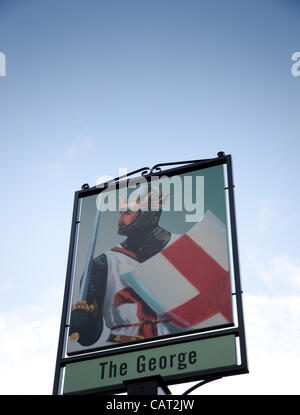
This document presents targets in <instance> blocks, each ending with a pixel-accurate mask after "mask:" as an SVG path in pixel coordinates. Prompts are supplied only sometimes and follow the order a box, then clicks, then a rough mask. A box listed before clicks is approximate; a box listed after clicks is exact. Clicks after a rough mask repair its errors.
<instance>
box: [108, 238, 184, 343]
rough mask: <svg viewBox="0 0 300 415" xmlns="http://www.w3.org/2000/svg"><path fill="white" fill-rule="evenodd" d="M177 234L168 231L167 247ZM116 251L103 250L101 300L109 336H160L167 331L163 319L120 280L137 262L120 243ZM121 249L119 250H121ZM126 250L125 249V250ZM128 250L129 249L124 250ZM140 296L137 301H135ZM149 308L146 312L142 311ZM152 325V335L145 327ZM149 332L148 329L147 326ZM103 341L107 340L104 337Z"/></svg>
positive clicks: (167, 332)
mask: <svg viewBox="0 0 300 415" xmlns="http://www.w3.org/2000/svg"><path fill="white" fill-rule="evenodd" d="M179 236H180V235H172V236H171V238H170V240H169V242H168V244H167V245H166V246H165V247H167V246H168V245H170V244H171V243H173V242H174V240H176V239H177V237H179ZM117 249H119V250H120V251H114V250H110V251H107V252H105V254H106V256H107V265H108V270H107V274H108V275H107V286H106V294H105V298H104V304H103V317H104V321H105V325H106V326H107V327H108V328H109V329H110V334H111V335H113V336H117V335H123V336H130V337H132V336H139V338H145V337H153V336H161V335H165V334H169V333H170V328H169V327H168V325H167V324H166V323H165V321H164V320H163V319H161V318H160V316H156V314H155V313H154V312H153V311H152V310H151V309H149V308H148V306H147V304H145V302H144V301H143V300H142V299H141V298H140V297H139V296H138V295H137V294H136V293H135V292H134V291H133V290H132V289H131V288H130V287H128V286H126V283H124V282H123V281H122V280H121V278H120V275H122V274H125V273H127V272H130V271H132V270H133V269H134V268H135V267H136V266H138V265H140V264H141V263H140V262H139V261H137V260H136V259H135V258H134V257H132V256H130V255H127V254H126V253H124V252H126V250H124V249H123V248H122V247H121V246H120V245H119V246H118V247H117ZM121 251H123V252H121ZM127 252H128V251H127ZM128 254H129V252H128ZM139 300H140V301H139ZM145 310H146V311H147V310H148V311H150V315H151V314H152V316H150V318H147V316H148V317H149V313H147V312H146V314H145V313H144V311H145ZM145 320H147V321H148V323H146V325H147V324H148V327H147V328H146V333H147V332H148V335H145V330H144V329H143V327H145V324H143V322H145ZM149 321H153V324H149ZM149 326H152V328H153V331H152V333H153V334H152V335H151V334H150V335H149V329H150V327H149ZM150 332H151V330H150ZM130 340H135V338H134V337H133V338H132V339H131V338H128V339H126V338H125V337H124V339H123V340H121V341H124V342H126V341H130ZM106 344H111V342H110V341H109V339H108V341H107V342H106Z"/></svg>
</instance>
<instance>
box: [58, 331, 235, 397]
mask: <svg viewBox="0 0 300 415" xmlns="http://www.w3.org/2000/svg"><path fill="white" fill-rule="evenodd" d="M236 364H237V359H236V345H235V336H234V335H226V336H220V337H214V338H209V339H202V340H194V341H189V342H185V343H179V344H175V345H166V346H161V347H155V348H152V349H145V350H143V351H135V352H126V353H121V354H117V355H112V356H106V357H99V358H94V359H90V360H82V361H79V362H73V363H68V364H66V368H65V377H64V387H63V393H64V394H67V393H75V392H84V391H86V390H90V389H100V388H104V387H109V386H118V385H122V383H123V382H124V381H128V380H134V379H140V378H144V377H149V376H156V375H160V376H162V377H166V376H176V375H182V374H189V373H192V372H197V371H203V370H208V369H215V368H219V367H220V368H222V367H225V366H231V365H236Z"/></svg>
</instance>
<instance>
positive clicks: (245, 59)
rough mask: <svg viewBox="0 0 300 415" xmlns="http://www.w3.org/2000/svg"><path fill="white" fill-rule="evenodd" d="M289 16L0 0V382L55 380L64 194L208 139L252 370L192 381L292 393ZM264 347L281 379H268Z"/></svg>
mask: <svg viewBox="0 0 300 415" xmlns="http://www.w3.org/2000/svg"><path fill="white" fill-rule="evenodd" d="M299 18H300V5H299V3H298V2H297V1H294V0H287V1H283V0H272V1H270V0H263V1H245V0H243V1H233V0H228V1H221V0H218V1H205V0H202V1H201V0H198V1H194V0H187V1H184V2H183V1H178V0H172V1H170V0H165V1H157V0H151V1H134V0H126V1H121V0H119V1H116V0H111V1H107V0H105V1H104V0H99V1H96V0H88V1H83V0H72V1H70V0H63V1H59V0H51V1H46V0H27V1H22V0H10V1H8V0H0V52H2V53H4V54H5V56H6V76H5V77H0V122H1V124H0V125H1V129H0V145H1V147H0V148H1V164H0V173H1V177H2V189H3V190H2V203H1V216H0V223H1V235H2V238H1V240H0V248H1V264H2V277H1V280H0V292H1V307H0V326H1V328H2V330H0V333H1V335H0V336H3V333H4V332H5V333H6V335H5V336H4V337H5V338H4V339H1V341H0V345H1V346H0V350H1V348H2V350H1V353H0V355H1V359H3V361H2V362H0V367H1V371H2V372H3V371H4V373H7V376H8V378H7V379H9V381H6V384H5V385H3V387H1V390H3V391H4V392H3V393H15V392H16V390H17V393H30V394H35V393H45V394H48V393H51V391H52V382H53V377H52V375H51V374H52V373H54V366H55V357H56V347H57V339H58V327H59V323H60V312H61V306H62V295H63V289H64V280H65V272H66V263H67V253H68V244H69V235H70V226H71V214H72V204H73V194H74V192H75V191H76V190H78V189H80V187H81V185H82V184H83V183H85V182H88V183H89V184H90V185H91V186H93V185H95V184H96V180H97V178H98V177H99V176H102V175H110V176H113V177H115V176H118V169H119V168H121V167H126V168H127V169H128V171H131V170H135V169H137V168H139V167H142V166H150V167H151V166H152V165H154V164H156V163H158V162H167V161H177V160H185V159H200V158H210V157H215V156H216V154H217V152H218V151H220V150H222V151H225V152H226V153H227V154H229V153H230V154H232V157H233V167H234V179H235V186H236V188H235V189H236V209H237V222H238V238H239V250H240V263H241V272H242V287H243V289H244V292H245V319H246V330H247V332H246V334H247V337H248V344H249V345H248V348H249V350H248V354H249V362H250V370H251V373H250V374H249V375H244V376H243V377H242V378H240V377H238V379H237V380H235V379H233V378H230V379H226V380H222V381H218V382H219V383H218V385H220V386H218V385H217V383H216V385H213V384H211V385H207V386H205V387H203V389H204V388H206V389H205V391H204V390H203V389H202V391H201V392H200V391H198V392H197V393H230V392H228V391H231V393H232V391H233V388H237V389H234V391H237V392H236V393H246V392H247V393H272V392H273V391H274V390H275V391H277V392H278V391H279V392H278V393H280V392H281V393H296V392H295V386H294V385H293V382H292V379H293V377H292V376H290V374H289V373H288V366H290V365H289V363H290V362H293V365H294V367H298V368H300V355H299V351H298V349H299V347H298V349H297V347H296V345H297V342H299V340H300V339H299V334H297V330H298V332H299V322H298V320H299V318H298V315H299V313H298V312H299V311H300V310H299V306H298V305H297V304H299V296H300V282H299V281H300V258H299V237H298V229H299V216H298V206H299V202H300V200H299V192H298V186H297V179H298V177H299V163H298V158H299V147H300V146H299V142H300V140H299V139H300V136H299V135H300V133H299V118H300V117H299V99H300V78H299V77H294V76H292V73H291V67H292V63H293V62H292V60H291V56H292V54H293V53H294V52H296V51H300V26H299ZM16 328H18V330H17V329H16ZM291 329H294V330H291ZM18 333H20V334H18ZM50 333H51V334H50ZM258 344H259V345H260V346H258ZM21 345H22V347H21V348H20V346H21ZM33 355H34V356H35V359H33ZM274 359H277V361H278V362H279V363H278V365H279V367H280V370H282V372H281V375H282V376H284V377H285V378H287V377H286V376H287V374H288V375H289V378H290V379H291V383H288V381H287V385H280V388H279V386H275V385H274V382H273V381H272V373H273V372H272V370H273V371H274V368H273V366H272V360H273V361H274ZM21 362H23V363H22V364H23V365H24V371H27V372H28V370H29V368H30V370H31V372H32V379H31V381H30V382H27V384H26V387H24V382H22V379H21V380H20V383H19V384H16V382H15V376H14V370H17V367H18V365H19V367H20V364H21ZM297 365H298V366H297ZM41 368H45V370H42V369H41ZM34 373H36V374H37V373H38V374H39V379H40V381H39V382H37V376H34ZM49 373H50V375H49ZM270 374H271V375H270ZM41 379H43V380H42V381H41ZM243 382H244V383H243ZM258 385H260V386H258ZM276 387H277V388H278V389H276ZM218 388H219V389H218ZM238 388H240V389H238ZM261 388H262V389H261ZM245 389H247V391H245ZM224 391H225V392H224ZM226 391H227V392H226ZM275 393H276V392H275Z"/></svg>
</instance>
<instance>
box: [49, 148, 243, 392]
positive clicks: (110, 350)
mask: <svg viewBox="0 0 300 415" xmlns="http://www.w3.org/2000/svg"><path fill="white" fill-rule="evenodd" d="M175 165H176V166H177V167H175V168H171V169H167V170H161V167H162V166H175ZM217 165H226V166H227V187H225V189H226V190H228V208H229V216H230V229H231V244H232V247H231V248H232V259H233V273H234V284H235V292H234V293H232V295H235V296H236V310H237V326H236V327H232V325H231V327H228V328H226V326H224V327H223V328H220V327H218V330H215V331H213V328H209V329H207V330H204V331H200V330H197V331H196V334H193V336H192V339H193V340H197V339H199V340H200V339H205V338H211V337H218V336H223V335H229V334H234V335H235V337H238V338H239V348H240V359H241V363H240V364H238V365H233V366H227V367H224V368H218V369H210V370H205V371H198V372H193V373H191V374H180V375H176V376H168V377H165V378H164V379H163V382H165V385H170V384H176V383H183V382H191V381H197V380H201V379H203V382H201V384H204V383H207V382H208V381H211V380H214V379H219V378H220V377H223V376H230V375H237V374H243V373H248V363H247V352H246V339H245V328H244V317H243V305H242V290H241V281H240V267H239V257H238V243H237V229H236V218H235V202H234V184H233V173H232V158H231V155H225V154H224V153H223V152H219V153H218V157H216V158H212V159H205V160H188V161H179V162H171V163H160V164H156V165H155V166H154V167H152V168H151V169H150V168H149V167H143V168H141V169H138V170H135V171H133V172H131V173H129V174H127V175H126V176H121V177H117V178H115V179H113V180H111V181H109V182H107V184H106V187H107V186H109V184H110V183H116V184H117V185H118V184H119V183H120V180H122V179H123V178H124V177H128V176H132V175H135V174H137V173H140V172H141V174H142V175H143V176H144V177H145V178H149V177H151V176H153V175H161V174H164V175H167V176H173V175H174V174H176V173H178V174H183V173H187V172H191V171H195V170H197V169H204V168H208V167H212V166H217ZM178 166H179V167H178ZM122 183H123V182H122ZM104 188H105V186H103V185H101V188H99V187H97V186H95V187H93V188H90V187H89V185H88V184H84V185H83V186H82V188H81V190H80V191H77V192H75V196H74V206H73V217H72V228H71V235H70V246H69V256H68V263H67V273H66V274H67V275H66V282H65V293H64V300H63V307H62V317H61V325H60V335H59V342H58V349H57V358H56V368H55V376H54V385H53V394H54V395H57V394H59V389H60V380H61V372H62V369H63V368H64V367H65V366H66V365H67V364H68V363H72V362H76V361H83V360H89V359H94V358H97V357H100V356H101V357H103V356H112V355H114V354H122V353H128V352H131V351H134V350H143V349H149V348H154V347H159V346H163V345H169V344H175V343H184V342H186V341H190V340H191V337H190V334H192V333H195V332H185V333H180V334H179V333H177V334H174V335H172V336H163V337H157V338H155V339H149V340H145V341H139V342H137V343H134V342H132V343H130V344H128V345H126V344H125V345H122V347H121V346H108V347H104V348H101V350H99V349H98V351H97V350H95V351H91V350H90V349H89V350H88V351H87V352H85V354H80V353H77V354H76V355H74V356H68V357H64V356H63V353H64V343H65V338H66V331H67V329H68V325H67V324H66V323H67V316H68V310H69V301H70V293H71V288H72V287H71V283H72V281H71V278H72V268H73V262H74V259H75V258H74V247H75V239H76V228H77V225H78V223H79V221H78V216H77V215H78V207H79V201H80V199H81V198H83V197H86V196H90V195H93V194H97V193H100V192H101V191H103V189H104ZM197 333H198V334H197ZM149 342H151V343H150V345H149ZM148 380H149V379H148ZM150 380H151V379H150ZM142 381H143V380H140V381H139V383H141V382H142ZM127 383H128V382H127ZM201 384H199V386H201ZM126 390H127V386H126V383H125V384H122V385H117V386H113V387H111V386H110V387H105V388H97V389H96V390H95V389H93V390H90V391H84V392H82V393H79V394H99V393H100V394H101V393H106V394H107V393H119V392H124V391H126Z"/></svg>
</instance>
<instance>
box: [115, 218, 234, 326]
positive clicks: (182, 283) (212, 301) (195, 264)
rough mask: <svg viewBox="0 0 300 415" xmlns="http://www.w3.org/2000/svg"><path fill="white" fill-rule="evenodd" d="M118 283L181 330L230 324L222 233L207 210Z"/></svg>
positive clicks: (223, 232) (224, 238)
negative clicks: (187, 229)
mask: <svg viewBox="0 0 300 415" xmlns="http://www.w3.org/2000/svg"><path fill="white" fill-rule="evenodd" d="M121 279H122V281H123V282H124V283H125V284H126V285H127V286H130V287H131V288H133V289H134V290H135V291H136V292H137V293H138V294H139V296H141V297H142V298H143V300H144V301H145V302H146V303H147V304H148V305H149V306H150V307H151V308H152V309H153V310H154V311H155V312H156V313H157V314H158V315H159V316H161V317H162V318H165V319H167V320H169V321H170V322H172V323H173V324H175V325H176V326H178V327H180V328H182V329H196V328H204V327H212V326H219V325H226V324H229V323H231V322H232V305H231V287H230V276H229V266H228V246H227V236H226V228H225V225H224V224H223V222H221V221H220V220H219V219H218V218H217V217H216V216H215V215H214V214H213V213H212V212H211V211H207V212H206V213H205V215H204V217H203V219H202V220H201V221H200V222H198V223H197V224H195V225H194V226H193V227H192V228H191V229H190V230H189V231H188V232H187V233H186V234H184V235H182V236H179V237H178V238H177V239H176V240H175V242H173V243H172V244H170V245H168V246H167V247H166V248H165V249H163V250H162V251H161V252H160V253H158V254H156V255H155V256H154V257H152V258H151V259H149V260H147V261H145V262H144V263H142V264H140V265H138V266H137V267H136V268H135V269H134V270H132V271H131V272H128V273H126V274H123V275H121Z"/></svg>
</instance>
